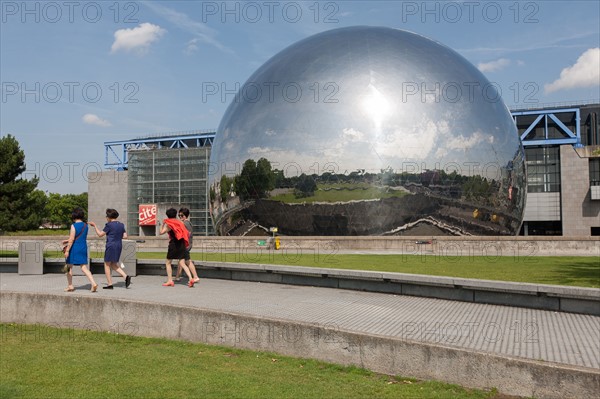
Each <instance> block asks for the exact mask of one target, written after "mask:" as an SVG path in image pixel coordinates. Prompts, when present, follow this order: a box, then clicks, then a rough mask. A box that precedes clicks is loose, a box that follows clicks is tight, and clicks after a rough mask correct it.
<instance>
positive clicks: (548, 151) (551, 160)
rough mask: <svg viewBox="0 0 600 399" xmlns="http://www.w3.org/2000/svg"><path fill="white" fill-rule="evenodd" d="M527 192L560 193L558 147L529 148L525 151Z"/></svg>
mask: <svg viewBox="0 0 600 399" xmlns="http://www.w3.org/2000/svg"><path fill="white" fill-rule="evenodd" d="M525 162H526V164H527V192H528V193H555V192H559V191H560V152H559V147H529V148H526V149H525Z"/></svg>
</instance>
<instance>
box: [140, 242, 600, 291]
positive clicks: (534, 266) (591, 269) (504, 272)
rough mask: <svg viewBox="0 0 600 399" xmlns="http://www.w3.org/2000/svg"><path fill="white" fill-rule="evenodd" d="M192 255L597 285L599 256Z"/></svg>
mask: <svg viewBox="0 0 600 399" xmlns="http://www.w3.org/2000/svg"><path fill="white" fill-rule="evenodd" d="M137 257H138V259H164V257H165V253H164V252H138V254H137ZM192 259H193V260H194V261H197V262H200V264H201V262H202V261H213V262H214V261H216V262H242V263H263V264H279V265H291V266H314V267H326V268H335V269H352V270H370V271H384V272H397V273H412V274H427V275H434V276H448V277H464V278H476V279H482V280H500V281H516V282H522V283H535V284H554V285H574V286H579V287H592V288H600V259H598V258H595V257H591V256H590V257H576V256H528V257H512V256H501V257H484V256H434V255H425V256H420V255H347V254H334V255H331V254H325V255H323V254H321V255H319V254H312V253H308V254H307V253H299V252H298V251H288V252H286V251H282V252H277V253H275V254H273V253H272V252H271V253H268V252H264V253H260V252H259V253H257V252H253V251H246V252H244V251H242V252H236V253H194V252H192Z"/></svg>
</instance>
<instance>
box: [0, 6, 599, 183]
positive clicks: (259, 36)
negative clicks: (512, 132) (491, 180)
mask: <svg viewBox="0 0 600 399" xmlns="http://www.w3.org/2000/svg"><path fill="white" fill-rule="evenodd" d="M1 13H2V14H1V25H0V80H1V83H2V87H1V89H2V93H1V102H0V134H2V135H6V134H12V135H14V136H16V138H17V139H18V140H19V142H20V144H21V148H22V149H23V150H24V151H25V155H26V162H27V172H26V173H25V177H28V178H30V177H32V176H33V175H34V174H36V175H38V176H39V177H40V184H39V188H40V189H42V190H45V191H48V192H58V193H80V192H84V191H87V181H86V179H85V176H86V174H87V172H93V171H98V170H101V169H102V168H103V164H104V146H103V143H104V142H105V141H110V140H126V139H132V138H136V137H141V136H146V135H151V134H159V133H169V132H179V131H190V130H198V129H215V128H217V126H218V125H219V121H220V119H221V117H222V116H223V114H224V112H225V109H226V108H227V106H228V104H229V103H230V102H231V101H232V99H233V96H234V95H233V92H234V91H235V87H236V85H242V84H243V83H244V82H245V81H246V79H247V78H248V77H249V76H250V75H251V74H252V73H253V72H254V71H255V70H256V69H257V68H258V67H259V66H261V65H262V64H263V63H264V62H265V61H267V60H268V59H269V58H270V57H272V56H273V55H275V54H277V53H278V52H279V51H281V50H283V49H284V48H286V47H287V46H289V45H291V44H293V43H295V42H297V41H298V40H301V39H304V38H306V37H309V36H310V35H313V34H316V33H319V32H323V31H326V30H330V29H335V28H340V27H346V26H353V25H371V26H386V27H392V28H398V29H405V30H409V31H412V32H415V33H418V34H420V35H423V36H426V37H428V38H431V39H433V40H436V41H439V42H441V43H442V44H445V45H447V46H449V47H451V48H452V49H454V50H456V51H457V52H459V53H460V54H462V55H463V56H464V57H465V58H467V59H468V60H469V61H470V62H471V63H473V64H474V65H475V66H477V67H478V68H479V69H480V70H481V71H482V72H483V73H484V74H485V75H486V77H487V78H488V79H489V80H490V81H491V82H493V83H495V84H496V85H497V87H499V88H500V89H501V91H502V97H503V99H504V101H505V103H506V104H507V105H508V106H513V105H527V106H535V105H536V104H548V103H562V102H577V101H583V100H590V99H591V100H597V99H598V98H600V86H599V85H600V76H599V74H600V72H599V71H600V49H599V47H600V4H599V3H598V2H597V1H484V2H480V1H465V2H463V1H460V2H422V1H321V2H316V1H308V2H301V1H289V2H279V1H265V2H261V1H256V2H252V1H251V2H221V1H218V2H210V1H209V2H199V1H198V2H196V1H169V2H163V1H149V2H134V1H123V2H115V1H81V2H80V1H73V2H62V1H56V2H47V1H43V2H41V1H29V2H22V1H4V0H2V1H1ZM215 88H216V92H215Z"/></svg>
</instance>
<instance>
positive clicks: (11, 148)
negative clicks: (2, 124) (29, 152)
mask: <svg viewBox="0 0 600 399" xmlns="http://www.w3.org/2000/svg"><path fill="white" fill-rule="evenodd" d="M25 170H26V165H25V153H24V152H23V150H21V148H20V147H19V142H18V141H17V139H15V138H14V137H13V136H11V135H10V134H9V135H7V136H6V137H2V138H0V229H1V230H4V231H19V230H32V229H37V228H39V227H40V225H41V224H42V217H43V210H44V207H45V204H46V195H45V194H44V193H43V192H42V191H40V190H36V188H37V185H38V182H39V179H38V177H37V176H34V177H33V178H32V179H31V180H27V179H23V178H20V177H19V176H21V174H22V173H23V172H24V171H25Z"/></svg>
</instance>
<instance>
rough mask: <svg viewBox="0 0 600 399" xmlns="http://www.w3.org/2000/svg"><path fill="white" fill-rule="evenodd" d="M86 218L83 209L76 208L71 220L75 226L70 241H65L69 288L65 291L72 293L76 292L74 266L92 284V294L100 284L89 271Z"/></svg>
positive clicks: (72, 227) (70, 234) (72, 228)
mask: <svg viewBox="0 0 600 399" xmlns="http://www.w3.org/2000/svg"><path fill="white" fill-rule="evenodd" d="M84 218H85V213H84V212H83V209H81V208H75V209H74V210H73V212H72V213H71V220H72V221H73V224H72V225H71V230H70V232H69V239H68V240H64V241H63V242H62V243H63V245H65V244H66V248H65V258H66V259H65V262H66V264H67V268H68V271H67V283H68V285H67V288H65V291H67V292H72V291H75V287H73V267H72V266H77V265H79V266H81V271H82V272H83V274H85V276H86V277H87V278H88V280H90V283H91V284H92V292H96V289H98V284H96V282H95V281H94V277H93V276H92V273H91V272H90V271H89V270H88V268H87V264H88V248H87V233H88V226H87V223H85V222H84V221H83V220H84Z"/></svg>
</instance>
